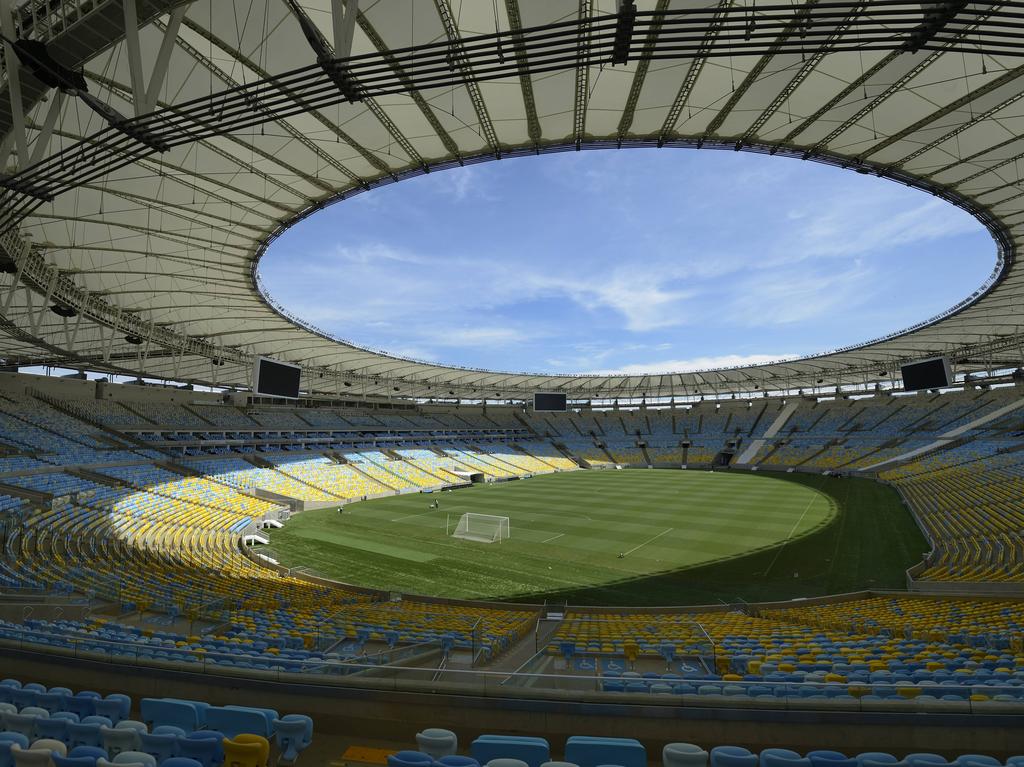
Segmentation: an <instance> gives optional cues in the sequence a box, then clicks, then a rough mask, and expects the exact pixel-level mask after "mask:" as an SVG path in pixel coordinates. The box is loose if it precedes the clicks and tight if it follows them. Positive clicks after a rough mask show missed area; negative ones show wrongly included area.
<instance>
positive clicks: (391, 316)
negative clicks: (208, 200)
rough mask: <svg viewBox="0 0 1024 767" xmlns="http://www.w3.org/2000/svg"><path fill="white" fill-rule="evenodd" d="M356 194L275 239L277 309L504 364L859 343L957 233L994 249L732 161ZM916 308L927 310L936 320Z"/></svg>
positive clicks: (591, 365)
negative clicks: (309, 225)
mask: <svg viewBox="0 0 1024 767" xmlns="http://www.w3.org/2000/svg"><path fill="white" fill-rule="evenodd" d="M679 160H682V162H679ZM696 160H699V161H696ZM531 166H533V167H535V168H537V169H538V170H537V171H531V170H530V168H531ZM748 166H749V167H748ZM666 168H670V169H671V172H666V170H665V169H666ZM837 177H841V178H839V179H838V182H837ZM844 182H847V183H844ZM418 190H424V191H418ZM499 193H500V194H501V199H502V202H501V204H500V205H494V204H492V203H493V200H494V199H495V198H494V196H493V195H495V194H499ZM359 199H366V200H367V201H372V202H373V203H374V204H373V205H367V206H365V207H360V208H353V207H352V206H350V205H348V204H347V203H346V204H344V205H338V206H334V207H332V208H330V209H329V213H325V214H322V215H324V216H336V218H333V219H332V218H324V219H311V222H315V221H319V222H320V224H319V229H318V230H317V232H316V234H317V237H310V238H307V239H303V238H302V237H301V236H300V237H295V238H292V235H293V233H300V230H301V227H296V229H295V230H293V231H292V232H289V233H288V234H287V235H286V237H282V238H281V240H279V241H278V243H277V244H275V252H274V253H272V255H271V257H269V258H268V259H267V260H266V262H265V263H264V264H263V266H262V270H263V272H264V276H265V277H266V279H267V282H268V283H269V284H270V287H271V290H272V292H273V294H274V295H275V297H276V298H278V299H279V300H280V301H281V302H282V303H284V304H285V305H286V306H289V307H290V308H291V309H292V310H293V311H294V312H295V313H296V314H298V315H299V316H302V317H306V318H307V319H308V320H309V321H311V322H313V323H315V324H317V325H319V326H321V327H324V328H326V329H329V330H331V331H333V332H335V333H337V334H338V335H339V336H340V337H342V338H350V339H352V340H353V341H354V342H356V343H360V344H364V345H367V346H372V347H374V348H384V349H392V350H394V351H396V352H403V353H405V354H406V355H408V356H412V357H416V358H418V359H436V360H440V361H451V362H454V363H456V364H467V365H471V366H483V367H488V366H491V367H499V368H505V369H513V370H525V369H538V368H545V369H548V370H560V371H573V370H580V369H583V370H590V371H595V372H651V371H666V370H667V371H678V370H680V369H685V368H690V369H704V368H711V367H716V366H722V365H736V364H755V363H760V362H764V361H768V360H770V359H775V358H776V357H775V356H771V355H763V354H761V355H744V354H720V353H719V352H720V351H722V352H729V351H733V350H736V349H739V350H740V351H745V350H750V349H758V348H762V349H763V348H769V349H773V348H774V349H778V348H787V349H796V350H803V351H807V352H813V351H816V350H818V349H821V348H828V347H831V346H834V345H836V343H835V342H834V339H835V338H836V336H838V335H845V334H847V333H849V334H851V335H852V337H849V338H845V337H844V338H843V340H842V342H841V343H852V342H855V341H857V340H858V338H857V337H856V335H857V328H858V327H861V326H862V325H861V323H863V322H864V321H865V320H866V319H868V318H869V319H870V322H871V323H872V324H871V328H872V329H871V332H870V334H869V333H867V332H865V335H864V337H868V335H878V334H880V333H881V332H886V330H888V329H893V328H895V327H896V326H897V325H900V326H902V325H905V324H909V322H907V321H906V317H905V316H904V315H905V312H903V313H900V312H897V311H895V310H894V307H893V305H892V302H890V304H889V305H880V302H879V296H880V295H883V294H884V295H886V296H890V297H891V296H892V295H893V294H894V291H897V290H899V286H897V287H895V288H894V287H893V286H892V285H891V283H892V282H893V281H898V279H897V277H896V275H899V279H903V280H908V281H910V282H912V283H913V284H910V285H907V290H908V291H909V290H910V289H916V288H917V287H918V279H917V276H916V275H917V274H919V273H920V268H919V267H917V268H916V269H915V265H918V264H921V263H927V264H928V265H929V266H928V272H929V274H928V275H927V277H929V278H930V279H931V280H932V282H933V283H934V282H935V281H936V280H938V279H941V275H942V274H948V273H951V272H952V270H953V266H952V263H953V262H954V261H955V262H956V264H957V266H959V265H960V264H962V263H964V261H965V259H962V258H959V257H958V258H956V259H954V258H953V257H952V256H951V255H950V253H951V252H952V245H953V244H955V245H956V246H957V248H958V250H957V251H956V254H957V256H959V253H960V252H961V251H962V249H963V248H962V246H963V244H964V243H965V242H969V243H970V244H971V246H972V247H974V243H975V242H977V241H978V240H971V241H966V240H956V241H954V240H952V239H951V238H954V237H959V236H960V235H962V234H964V233H974V234H975V235H978V234H979V232H980V234H981V240H980V241H982V242H983V243H987V242H988V238H987V237H986V236H985V235H984V233H983V232H981V230H979V228H978V226H977V224H976V222H974V221H973V220H972V219H971V218H970V216H968V215H967V214H965V213H963V212H961V211H958V210H956V209H952V208H950V207H949V206H948V204H947V203H945V202H943V201H941V200H936V199H932V198H928V197H924V196H922V195H921V194H920V193H918V192H915V191H912V190H906V189H904V188H902V187H899V186H896V185H894V184H891V183H889V182H885V181H879V180H878V179H874V178H865V177H861V176H855V175H853V174H849V173H845V174H844V173H841V172H839V171H837V170H835V169H831V168H824V167H822V166H818V165H814V164H810V163H799V162H789V163H787V162H785V161H784V160H779V159H774V160H773V159H769V158H752V157H750V156H744V155H739V154H736V153H732V152H725V153H722V152H668V151H662V152H642V151H624V152H580V153H575V152H573V153H567V154H565V155H559V156H549V157H545V158H523V159H515V160H510V161H508V162H502V163H494V164H491V165H477V166H472V167H467V168H459V169H453V170H451V171H440V172H437V173H431V174H429V175H428V176H422V177H419V178H417V179H413V180H411V181H410V182H408V183H405V182H403V184H399V185H392V186H390V187H386V188H383V189H381V190H379V191H374V192H371V193H369V194H367V195H361V196H360V197H359ZM377 201H383V202H381V203H380V204H379V205H378V204H377ZM342 213H344V215H341V214H342ZM278 252H280V253H282V254H284V255H285V256H286V257H285V258H281V257H280V256H278V255H277V253H278ZM939 254H941V255H939ZM897 259H901V260H899V261H897ZM903 259H905V260H903ZM940 261H942V262H944V263H940ZM897 264H898V265H899V266H900V267H903V268H900V269H895V268H893V267H894V266H895V265H897ZM932 265H934V266H935V268H934V269H933V268H932ZM982 266H983V267H984V268H983V269H982V271H983V272H984V275H987V272H988V271H989V268H988V267H989V266H990V265H986V264H983V265H982ZM943 270H947V271H943ZM984 275H983V277H984ZM924 276H925V275H922V278H923V277H924ZM983 277H982V278H983ZM968 281H969V280H967V281H962V282H963V284H964V285H965V287H964V294H966V293H968V292H969V291H970V290H971V289H973V287H974V285H968V284H967V282H968ZM979 282H980V280H979ZM951 283H952V280H947V281H946V283H945V285H946V286H947V287H948V285H949V284H951ZM956 284H960V283H959V282H958V283H956ZM922 290H924V288H923V287H922ZM928 292H929V294H930V293H931V291H928ZM944 295H945V294H944ZM919 303H920V305H921V307H923V308H922V309H921V314H922V317H923V316H927V315H929V314H932V313H934V312H935V311H938V310H940V309H942V308H944V306H931V305H927V302H926V301H925V300H923V299H922V301H920V302H919ZM950 303H952V301H951V302H950ZM915 307H916V304H915ZM901 308H905V307H901ZM915 311H916V308H915ZM895 316H899V317H900V319H899V321H898V322H895V321H893V320H892V318H893V317H895ZM851 317H854V318H855V321H851V320H850V319H849V318H851ZM887 321H893V323H894V324H893V325H891V326H890V327H889V328H886V327H885V324H886V322H887ZM910 321H911V322H912V321H913V320H910ZM783 330H784V331H785V333H786V335H785V336H782V335H781V333H782V331H783ZM779 356H782V355H779ZM636 360H641V361H642V360H648V362H635V361H636ZM615 365H621V366H622V367H620V368H615V367H614V366H615Z"/></svg>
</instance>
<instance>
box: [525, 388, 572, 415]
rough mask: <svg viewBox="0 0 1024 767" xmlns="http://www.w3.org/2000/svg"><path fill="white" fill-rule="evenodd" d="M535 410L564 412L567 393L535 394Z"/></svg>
mask: <svg viewBox="0 0 1024 767" xmlns="http://www.w3.org/2000/svg"><path fill="white" fill-rule="evenodd" d="M533 410H534V412H537V413H564V412H565V411H566V399H565V395H564V394H559V393H558V392H537V393H536V394H534V395H533Z"/></svg>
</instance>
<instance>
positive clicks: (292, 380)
mask: <svg viewBox="0 0 1024 767" xmlns="http://www.w3.org/2000/svg"><path fill="white" fill-rule="evenodd" d="M301 375H302V368H301V367H299V366H298V365H289V364H287V363H285V362H278V361H277V360H272V359H270V358H269V357H257V358H256V367H255V369H254V370H253V374H252V390H253V393H254V394H260V395H263V396H266V397H287V398H288V399H297V398H298V396H299V377H300V376H301Z"/></svg>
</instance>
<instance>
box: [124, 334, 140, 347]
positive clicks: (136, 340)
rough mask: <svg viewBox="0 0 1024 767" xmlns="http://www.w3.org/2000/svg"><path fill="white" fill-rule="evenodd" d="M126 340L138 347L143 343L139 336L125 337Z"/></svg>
mask: <svg viewBox="0 0 1024 767" xmlns="http://www.w3.org/2000/svg"><path fill="white" fill-rule="evenodd" d="M124 340H125V341H127V342H128V343H130V344H133V345H134V346H138V345H139V344H141V343H142V339H141V338H140V337H139V336H125V337H124Z"/></svg>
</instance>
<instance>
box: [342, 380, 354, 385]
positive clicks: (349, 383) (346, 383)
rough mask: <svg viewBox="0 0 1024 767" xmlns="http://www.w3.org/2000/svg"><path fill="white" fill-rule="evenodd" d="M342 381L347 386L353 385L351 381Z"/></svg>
mask: <svg viewBox="0 0 1024 767" xmlns="http://www.w3.org/2000/svg"><path fill="white" fill-rule="evenodd" d="M342 383H343V384H345V386H351V385H352V382H351V381H342Z"/></svg>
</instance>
